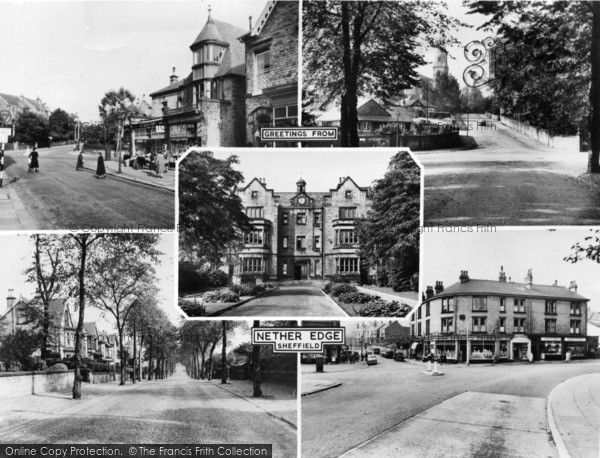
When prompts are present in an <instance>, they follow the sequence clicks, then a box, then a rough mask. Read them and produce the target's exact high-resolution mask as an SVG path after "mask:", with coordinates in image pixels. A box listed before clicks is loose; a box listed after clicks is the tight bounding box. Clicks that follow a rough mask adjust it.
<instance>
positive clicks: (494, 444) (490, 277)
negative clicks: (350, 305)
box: [302, 229, 600, 457]
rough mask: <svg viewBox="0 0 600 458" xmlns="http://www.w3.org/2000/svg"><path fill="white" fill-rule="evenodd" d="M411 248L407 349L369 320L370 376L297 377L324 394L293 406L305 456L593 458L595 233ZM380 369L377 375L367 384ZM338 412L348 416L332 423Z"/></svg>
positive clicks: (527, 234)
mask: <svg viewBox="0 0 600 458" xmlns="http://www.w3.org/2000/svg"><path fill="white" fill-rule="evenodd" d="M422 242H423V245H422V246H423V248H422V250H423V257H424V259H425V262H424V269H423V284H424V285H426V291H425V293H424V297H423V298H422V299H423V301H422V303H421V305H420V306H419V308H418V309H416V310H415V311H414V312H413V314H412V315H411V316H410V320H409V324H408V325H407V326H409V328H408V329H407V330H405V331H404V333H403V334H402V335H404V336H405V338H404V339H397V338H396V339H395V342H391V341H390V340H391V339H387V338H386V330H387V329H388V328H389V327H391V326H392V324H389V325H388V326H387V327H386V326H385V324H386V322H373V324H372V325H370V326H367V327H365V328H364V330H366V331H369V334H368V335H367V336H362V335H361V333H360V332H359V333H358V337H361V338H365V339H366V341H367V342H366V343H367V345H366V349H367V353H368V351H369V350H370V349H372V350H373V353H374V354H375V352H376V351H378V350H377V349H378V348H380V350H379V351H380V352H382V353H381V356H379V357H377V356H376V361H377V364H374V365H373V367H366V368H361V367H360V366H356V365H355V366H354V367H353V366H352V364H350V365H347V366H346V367H347V368H349V369H347V370H348V371H349V372H342V373H339V374H338V373H334V371H335V370H338V369H337V368H338V367H339V366H336V365H334V366H333V367H334V368H335V369H333V368H332V369H328V366H327V365H325V366H323V367H324V369H323V370H324V371H325V372H324V373H319V372H318V371H319V368H318V366H317V369H316V370H315V369H314V365H313V369H310V368H309V369H305V366H304V365H303V366H302V374H303V378H302V381H303V385H302V389H303V394H305V389H306V390H308V389H309V386H310V384H314V385H316V386H317V387H318V386H319V385H320V386H321V388H330V389H327V390H326V391H322V392H316V393H312V394H310V395H307V396H303V397H302V422H303V428H302V433H303V434H302V443H303V451H304V453H307V452H309V451H310V453H311V454H312V455H315V456H357V457H358V456H392V455H396V454H400V455H401V456H410V457H413V456H414V457H417V456H482V455H494V456H527V457H530V456H531V457H534V456H590V457H591V456H596V455H597V453H598V429H597V426H596V425H597V423H596V422H597V419H598V418H599V415H598V408H597V403H596V399H597V398H598V386H600V385H599V383H598V382H599V381H600V379H599V377H600V375H599V369H600V362H599V361H598V359H597V355H598V336H599V334H600V332H599V331H600V328H599V327H598V312H599V311H600V310H599V308H598V300H599V297H600V296H599V295H600V289H599V286H598V282H597V281H596V280H597V275H598V270H599V269H600V265H599V264H598V250H599V249H600V235H599V233H598V230H597V229H594V230H583V229H557V230H555V231H539V230H523V229H514V230H504V231H498V232H495V233H476V232H468V233H464V232H463V233H461V232H454V233H437V232H436V233H425V234H424V235H423V240H422ZM441 252H443V253H444V255H443V256H440V255H439V254H440V253H441ZM356 326H357V330H362V329H363V327H362V325H358V324H357V325H356ZM395 331H396V330H395V328H394V333H395V334H396V332H395ZM346 335H347V339H348V336H349V333H348V331H347V333H346ZM370 339H372V340H370ZM378 339H379V341H383V342H385V344H384V345H381V344H377V342H378ZM359 343H360V344H362V345H359V348H363V347H364V346H365V345H364V344H365V342H362V341H359ZM388 343H389V344H393V345H388ZM394 345H395V346H396V348H393V347H394ZM389 347H392V348H391V349H392V350H395V351H396V352H397V351H398V349H400V350H401V351H403V352H404V353H405V354H404V355H403V356H404V358H403V361H402V362H401V363H392V362H391V360H389V359H387V360H384V359H382V358H383V357H384V355H388V356H391V355H392V353H389V354H388V353H387V349H388V348H389ZM384 350H385V353H383V352H384ZM368 363H369V360H368V359H367V364H368ZM381 363H385V364H386V365H385V366H384V365H383V364H381ZM380 364H381V367H380V368H379V367H378V366H379V365H380ZM350 368H351V369H350ZM357 369H360V371H357ZM362 369H364V370H362ZM343 370H346V369H343ZM377 370H379V371H386V372H381V373H377V374H369V372H370V371H371V372H375V371H377ZM328 372H329V373H328ZM354 373H356V375H353V374H354ZM305 374H306V375H305ZM371 375H372V376H373V381H372V382H371V383H369V381H370V380H369V378H370V377H371ZM361 379H362V380H364V381H363V382H362V383H360V381H361ZM376 380H377V381H378V382H377V381H376ZM309 381H310V384H309ZM328 384H329V385H331V386H330V387H329V386H328ZM336 384H337V385H338V386H333V385H336ZM343 402H346V403H347V409H349V410H353V409H355V408H356V409H357V410H356V411H355V414H354V415H348V416H345V415H339V412H338V411H336V409H335V408H334V407H333V406H336V405H339V404H340V403H343ZM342 432H343V433H344V434H342ZM348 432H350V434H346V433H348ZM423 432H426V434H425V436H429V437H431V438H434V439H435V440H427V437H425V438H424V435H423Z"/></svg>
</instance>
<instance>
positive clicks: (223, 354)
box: [221, 320, 228, 384]
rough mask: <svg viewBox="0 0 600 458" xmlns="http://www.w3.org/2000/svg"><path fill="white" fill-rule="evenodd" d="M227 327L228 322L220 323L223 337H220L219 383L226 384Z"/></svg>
mask: <svg viewBox="0 0 600 458" xmlns="http://www.w3.org/2000/svg"><path fill="white" fill-rule="evenodd" d="M227 325H228V322H227V321H226V320H223V321H222V322H221V327H222V332H223V336H222V337H221V345H222V347H221V383H222V384H225V383H227Z"/></svg>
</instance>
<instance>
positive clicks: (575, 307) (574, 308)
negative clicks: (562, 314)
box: [571, 302, 581, 316]
mask: <svg viewBox="0 0 600 458" xmlns="http://www.w3.org/2000/svg"><path fill="white" fill-rule="evenodd" d="M571 315H577V316H581V303H580V302H571Z"/></svg>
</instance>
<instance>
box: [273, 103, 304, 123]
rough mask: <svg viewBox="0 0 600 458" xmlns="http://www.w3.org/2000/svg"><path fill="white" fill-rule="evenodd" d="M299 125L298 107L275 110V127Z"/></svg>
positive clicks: (276, 108) (277, 108)
mask: <svg viewBox="0 0 600 458" xmlns="http://www.w3.org/2000/svg"><path fill="white" fill-rule="evenodd" d="M297 125H298V106H297V105H288V106H284V107H274V108H273V126H274V127H287V126H297Z"/></svg>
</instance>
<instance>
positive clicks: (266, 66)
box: [242, 0, 300, 146]
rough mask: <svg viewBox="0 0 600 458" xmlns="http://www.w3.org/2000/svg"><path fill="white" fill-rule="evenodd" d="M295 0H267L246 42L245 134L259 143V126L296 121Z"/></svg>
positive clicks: (251, 143) (296, 41)
mask: <svg viewBox="0 0 600 458" xmlns="http://www.w3.org/2000/svg"><path fill="white" fill-rule="evenodd" d="M299 9H300V5H299V2H282V1H273V0H271V1H269V2H268V3H267V6H266V7H265V9H264V10H263V12H262V14H261V16H260V18H259V20H258V21H257V22H256V24H255V25H254V27H253V28H252V30H251V31H250V33H248V34H247V35H245V36H244V37H242V40H243V41H244V43H245V45H246V121H247V124H246V129H247V132H246V137H247V141H248V144H249V145H251V146H252V145H260V138H259V137H260V128H261V127H267V126H277V127H285V126H297V125H298V17H299Z"/></svg>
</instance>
